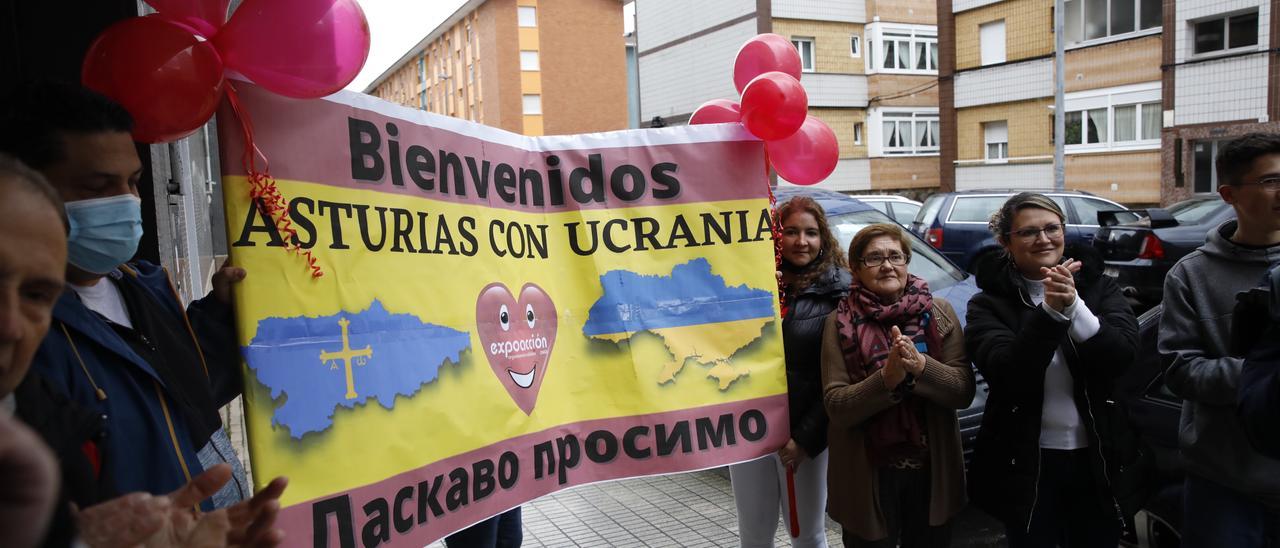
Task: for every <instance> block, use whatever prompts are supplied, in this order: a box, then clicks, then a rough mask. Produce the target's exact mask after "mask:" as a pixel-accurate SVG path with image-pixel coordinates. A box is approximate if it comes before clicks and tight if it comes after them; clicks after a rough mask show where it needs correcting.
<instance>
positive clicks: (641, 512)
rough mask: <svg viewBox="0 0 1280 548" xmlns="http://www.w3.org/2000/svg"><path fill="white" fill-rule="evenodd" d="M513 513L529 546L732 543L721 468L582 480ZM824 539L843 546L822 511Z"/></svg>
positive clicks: (734, 536)
mask: <svg viewBox="0 0 1280 548" xmlns="http://www.w3.org/2000/svg"><path fill="white" fill-rule="evenodd" d="M521 512H522V518H523V521H524V546H525V547H530V548H536V547H542V546H548V547H557V548H558V547H562V546H563V547H575V546H584V547H585V546H592V547H595V546H625V547H631V546H662V547H666V546H672V547H677V546H678V547H682V548H699V547H719V546H726V547H727V546H737V545H738V517H737V513H736V511H735V510H734V505H733V490H732V488H731V487H730V486H729V480H728V478H727V477H726V475H724V474H723V469H722V470H719V471H717V470H707V471H702V472H692V473H688V474H671V475H665V476H652V477H645V478H632V479H627V480H619V481H611V482H603V483H596V484H591V485H583V486H579V487H575V488H572V489H568V490H565V491H560V492H558V493H555V494H552V495H548V496H545V497H542V498H540V499H537V500H535V501H533V502H530V503H528V504H525V505H524V506H523V509H522V510H521ZM789 537H790V535H788V533H787V532H786V531H785V530H784V529H783V527H782V521H781V520H779V521H778V530H777V534H776V536H775V540H774V542H775V544H776V545H777V546H790V544H791V543H790V538H789ZM827 541H828V542H829V543H830V545H831V546H832V547H843V546H844V544H843V543H842V542H841V541H840V532H839V529H838V526H837V525H836V523H835V522H833V521H831V520H830V519H829V518H828V519H827ZM443 546H444V544H443V543H436V544H433V545H431V548H443Z"/></svg>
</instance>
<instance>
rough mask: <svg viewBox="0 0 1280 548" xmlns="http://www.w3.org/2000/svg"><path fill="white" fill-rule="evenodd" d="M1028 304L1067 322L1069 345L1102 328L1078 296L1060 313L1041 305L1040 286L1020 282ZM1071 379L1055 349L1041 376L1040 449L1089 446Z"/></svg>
mask: <svg viewBox="0 0 1280 548" xmlns="http://www.w3.org/2000/svg"><path fill="white" fill-rule="evenodd" d="M1023 282H1024V286H1025V287H1026V288H1027V293H1028V294H1029V295H1030V296H1031V301H1032V302H1034V303H1035V304H1036V306H1039V307H1040V308H1041V309H1043V310H1044V311H1045V312H1046V313H1048V314H1049V315H1050V316H1052V317H1053V318H1054V319H1056V320H1058V321H1060V322H1070V323H1071V327H1070V328H1069V329H1068V334H1069V336H1070V337H1071V340H1072V341H1075V342H1083V341H1087V340H1089V338H1090V337H1093V336H1094V335H1097V334H1098V330H1099V329H1101V327H1102V324H1101V323H1100V322H1099V321H1098V317H1097V316H1094V315H1093V312H1092V311H1090V310H1089V307H1088V306H1086V305H1085V304H1084V301H1083V300H1082V299H1080V296H1079V295H1076V299H1075V301H1074V302H1072V303H1071V305H1070V306H1068V307H1066V309H1065V310H1063V311H1062V312H1058V311H1057V310H1054V309H1053V307H1051V306H1049V305H1047V304H1045V302H1044V282H1043V281H1041V280H1032V279H1028V278H1025V277H1024V278H1023ZM1074 390H1075V379H1073V378H1072V377H1071V371H1070V370H1069V369H1067V360H1066V358H1065V357H1063V355H1062V350H1061V349H1058V350H1057V351H1055V352H1054V353H1053V361H1052V362H1050V363H1049V367H1048V369H1046V370H1045V372H1044V406H1043V407H1042V408H1041V411H1040V447H1041V448H1044V449H1063V450H1070V449H1080V448H1082V447H1088V446H1089V438H1088V436H1087V435H1086V434H1085V430H1084V422H1083V421H1081V420H1080V410H1079V409H1077V408H1076V401H1075V392H1074Z"/></svg>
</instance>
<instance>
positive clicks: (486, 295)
mask: <svg viewBox="0 0 1280 548" xmlns="http://www.w3.org/2000/svg"><path fill="white" fill-rule="evenodd" d="M556 320H557V316H556V305H555V304H553V303H552V302H551V297H550V296H548V295H547V293H546V292H545V291H543V290H542V288H541V287H538V286H537V285H535V284H531V283H529V284H524V287H522V288H520V299H519V300H517V299H516V298H515V297H512V296H511V290H509V289H507V286H506V285H504V284H501V283H491V284H489V285H487V286H485V288H484V289H482V290H480V297H479V298H478V299H476V328H477V331H478V332H479V334H480V342H481V343H482V344H483V348H484V352H485V356H488V358H489V366H490V367H492V368H493V374H494V375H497V376H498V380H499V381H500V382H502V385H503V386H505V387H506V388H507V393H508V394H510V395H511V399H512V400H515V402H516V405H517V406H518V407H520V410H521V411H524V413H525V414H526V415H528V414H531V413H533V406H534V404H536V403H537V402H538V390H539V389H540V388H542V379H543V377H545V376H546V374H547V365H548V364H549V362H550V358H551V348H552V347H553V346H555V343H556Z"/></svg>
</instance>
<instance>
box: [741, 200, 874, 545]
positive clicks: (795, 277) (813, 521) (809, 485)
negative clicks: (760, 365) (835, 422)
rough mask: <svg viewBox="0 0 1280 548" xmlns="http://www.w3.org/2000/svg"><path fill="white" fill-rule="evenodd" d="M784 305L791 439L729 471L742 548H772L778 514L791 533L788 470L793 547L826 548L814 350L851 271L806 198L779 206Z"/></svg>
mask: <svg viewBox="0 0 1280 548" xmlns="http://www.w3.org/2000/svg"><path fill="white" fill-rule="evenodd" d="M778 219H779V222H780V223H781V225H782V242H781V243H782V246H781V251H782V271H781V272H779V273H778V274H779V276H780V277H781V281H782V285H783V287H784V293H785V300H786V305H787V311H786V315H785V316H784V317H783V318H782V342H783V347H784V358H785V360H786V368H787V403H788V404H789V410H790V415H791V417H790V425H791V439H789V440H787V443H786V445H784V446H783V447H782V448H780V449H778V452H777V453H774V454H772V455H768V456H766V457H763V458H760V459H756V460H753V461H748V462H744V463H741V464H735V465H733V466H730V467H729V476H730V478H731V480H732V482H733V497H734V501H735V502H736V503H737V507H738V538H739V542H740V543H741V545H742V546H744V547H754V546H759V547H765V546H773V538H774V534H775V533H776V532H777V530H778V514H779V513H781V514H782V516H783V520H784V521H783V523H784V525H785V526H786V528H787V529H788V530H790V528H791V523H790V520H791V516H792V513H791V508H790V507H789V506H788V497H787V470H788V468H790V469H791V470H792V471H793V475H794V479H795V481H794V484H795V503H796V504H795V505H796V508H795V515H796V516H797V519H796V522H797V525H798V527H799V532H800V535H799V536H798V537H797V538H794V539H792V541H791V545H792V546H805V547H812V548H825V547H826V546H827V528H826V518H825V514H824V513H823V511H824V509H825V508H826V504H827V485H826V481H827V413H826V411H825V410H824V409H823V408H822V400H821V398H822V384H821V383H822V374H821V372H820V371H819V365H820V364H819V361H818V359H819V348H820V347H819V345H820V344H821V341H822V324H823V322H824V321H825V320H826V317H827V314H828V313H830V312H831V310H832V309H834V308H835V306H836V301H838V300H840V299H841V298H842V297H844V296H845V295H846V294H848V292H849V279H850V276H849V271H848V270H847V264H846V263H845V259H844V252H843V251H841V250H840V242H839V241H838V240H836V238H835V236H834V235H832V234H831V229H830V227H829V226H828V225H827V216H826V212H824V211H823V210H822V206H820V205H818V203H817V202H815V201H813V199H812V198H809V197H806V196H798V197H796V198H792V199H791V200H790V201H788V202H787V203H785V204H783V205H781V206H780V207H778Z"/></svg>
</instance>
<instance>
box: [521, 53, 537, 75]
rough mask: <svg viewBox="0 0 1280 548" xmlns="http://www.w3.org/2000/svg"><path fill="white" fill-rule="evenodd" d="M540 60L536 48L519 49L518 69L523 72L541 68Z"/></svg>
mask: <svg viewBox="0 0 1280 548" xmlns="http://www.w3.org/2000/svg"><path fill="white" fill-rule="evenodd" d="M540 61H541V60H540V59H539V58H538V50H528V49H522V50H520V70H522V71H525V72H533V71H538V70H542V69H541V66H542V64H541V62H540Z"/></svg>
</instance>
